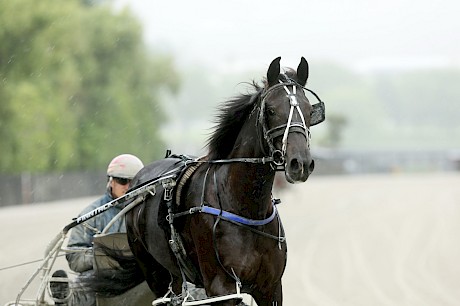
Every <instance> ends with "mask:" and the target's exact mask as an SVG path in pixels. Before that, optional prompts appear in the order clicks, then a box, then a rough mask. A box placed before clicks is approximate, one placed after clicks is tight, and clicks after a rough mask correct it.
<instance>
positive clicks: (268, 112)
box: [267, 108, 276, 116]
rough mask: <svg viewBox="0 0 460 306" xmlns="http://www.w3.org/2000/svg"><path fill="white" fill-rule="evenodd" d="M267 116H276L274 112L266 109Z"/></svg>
mask: <svg viewBox="0 0 460 306" xmlns="http://www.w3.org/2000/svg"><path fill="white" fill-rule="evenodd" d="M267 114H268V115H269V116H274V115H276V112H275V111H274V110H273V109H271V108H268V109H267Z"/></svg>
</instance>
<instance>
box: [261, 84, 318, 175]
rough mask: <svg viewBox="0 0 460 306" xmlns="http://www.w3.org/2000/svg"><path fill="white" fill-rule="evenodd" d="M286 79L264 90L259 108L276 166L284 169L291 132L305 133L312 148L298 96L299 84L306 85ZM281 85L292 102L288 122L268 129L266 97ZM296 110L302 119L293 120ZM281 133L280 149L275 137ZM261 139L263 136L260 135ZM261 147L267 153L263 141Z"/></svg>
mask: <svg viewBox="0 0 460 306" xmlns="http://www.w3.org/2000/svg"><path fill="white" fill-rule="evenodd" d="M286 79H287V81H286V82H283V81H281V80H280V81H279V84H276V85H274V86H272V87H270V88H269V89H268V90H266V91H265V92H263V93H262V94H261V96H260V98H261V103H260V109H259V118H258V123H259V124H260V125H261V126H262V131H263V136H264V139H265V141H266V143H267V144H268V148H269V150H270V152H269V155H270V156H271V157H272V158H273V163H274V165H275V166H276V170H284V164H285V156H286V147H287V140H288V136H289V133H301V134H303V135H304V136H305V138H306V140H307V147H308V148H310V140H311V133H310V129H309V128H308V127H307V125H306V124H305V118H304V116H303V114H302V111H301V109H300V106H299V102H298V101H297V96H296V91H297V87H298V86H299V87H301V88H302V89H304V87H303V86H301V85H300V84H298V83H297V82H295V81H294V80H292V79H289V78H287V77H286ZM288 86H292V92H291V91H290V90H289V88H288ZM280 87H283V88H284V90H285V91H286V94H287V96H288V98H289V104H290V110H289V117H288V119H287V123H286V124H282V125H279V126H277V127H274V128H272V129H268V127H267V123H266V120H265V99H266V98H267V96H268V95H269V94H270V93H271V92H273V91H274V90H276V89H278V88H280ZM315 96H316V95H315ZM294 111H297V113H298V114H299V117H300V119H301V121H297V122H292V117H293V114H294ZM281 135H283V139H282V147H281V150H278V149H276V148H275V145H274V140H275V138H277V137H279V136H281ZM259 139H261V138H260V137H259ZM261 148H262V150H263V151H264V154H266V152H265V149H264V148H265V146H264V145H263V144H262V143H261Z"/></svg>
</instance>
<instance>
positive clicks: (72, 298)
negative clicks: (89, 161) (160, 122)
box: [50, 154, 144, 306]
mask: <svg viewBox="0 0 460 306" xmlns="http://www.w3.org/2000/svg"><path fill="white" fill-rule="evenodd" d="M143 167H144V164H143V163H142V161H141V160H140V159H139V158H138V157H136V156H134V155H131V154H122V155H118V156H116V157H115V158H113V159H112V161H111V162H110V163H109V166H108V167H107V178H108V179H107V189H106V192H105V194H104V195H103V196H102V197H100V198H99V199H98V200H96V201H95V202H93V203H92V204H90V205H89V206H88V207H86V208H85V209H84V210H83V211H82V212H81V213H80V215H79V216H81V215H84V214H86V213H88V212H90V211H92V210H94V209H96V208H98V207H100V206H102V205H104V204H106V203H108V202H110V201H112V200H114V199H116V198H119V197H121V196H123V195H124V194H125V193H126V191H127V190H128V188H129V183H130V182H131V180H132V179H133V177H134V176H135V175H136V174H137V172H139V170H141V169H142V168H143ZM120 206H121V205H120ZM122 208H123V207H118V206H115V207H113V208H111V209H109V210H107V211H105V212H104V213H102V214H100V215H98V216H97V218H92V219H90V220H88V221H86V222H85V223H86V224H84V225H80V226H76V227H74V228H73V229H72V230H71V233H70V237H69V241H68V244H67V247H68V248H69V249H72V248H75V249H78V251H76V252H73V253H68V254H67V255H66V259H67V261H68V264H69V267H70V269H71V270H73V271H75V272H77V273H79V274H78V277H77V278H76V280H75V283H76V284H74V285H73V286H72V291H70V290H69V283H68V281H67V282H66V281H62V279H63V278H64V279H65V278H66V277H67V274H66V272H65V271H63V270H58V271H56V272H54V274H53V275H52V277H53V278H61V281H54V282H53V281H51V282H50V289H51V294H52V297H53V299H54V301H55V305H80V306H86V305H88V306H89V305H96V297H95V295H94V293H91V292H88V291H85V290H83V289H81V288H80V290H79V287H81V286H78V283H79V280H81V279H82V278H84V277H88V276H89V275H90V274H91V273H92V272H93V262H94V258H93V249H92V247H93V239H94V238H93V237H94V235H95V234H98V233H101V232H102V230H103V229H104V228H105V227H106V226H107V225H108V224H109V222H110V221H111V220H112V219H113V218H114V217H115V216H116V215H117V214H118V213H119V212H120V210H121V209H122ZM117 232H126V226H125V222H124V218H120V219H118V220H116V222H115V223H114V224H113V225H112V226H111V227H110V228H109V230H108V231H107V233H117ZM82 248H84V249H85V250H84V251H81V250H82Z"/></svg>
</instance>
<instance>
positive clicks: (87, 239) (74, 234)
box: [66, 191, 126, 273]
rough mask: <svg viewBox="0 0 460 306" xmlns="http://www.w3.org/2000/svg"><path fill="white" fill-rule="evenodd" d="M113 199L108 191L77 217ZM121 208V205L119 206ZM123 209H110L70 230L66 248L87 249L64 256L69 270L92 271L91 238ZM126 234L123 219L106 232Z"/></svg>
mask: <svg viewBox="0 0 460 306" xmlns="http://www.w3.org/2000/svg"><path fill="white" fill-rule="evenodd" d="M112 200H113V198H112V196H111V195H110V192H109V191H108V192H107V193H106V194H105V195H104V196H102V197H101V198H99V199H98V200H96V201H94V202H93V203H92V204H90V205H89V206H88V207H86V208H85V209H84V210H83V211H82V212H81V213H80V215H79V216H81V215H84V214H86V213H88V212H90V211H92V210H94V209H96V208H98V207H99V206H102V205H104V204H106V203H108V202H110V201H112ZM120 206H123V205H120ZM121 209H123V207H118V206H116V207H112V208H110V209H108V210H107V211H105V212H103V213H102V214H99V215H97V216H95V217H93V218H92V219H89V220H88V221H86V222H84V223H86V226H85V225H83V224H80V225H77V226H76V227H74V228H72V230H71V232H70V237H69V241H68V243H67V247H68V248H79V249H81V248H89V249H88V250H86V251H84V252H75V253H68V254H67V255H66V258H67V261H68V263H69V267H70V269H72V270H73V271H75V272H80V273H81V272H84V271H88V270H92V269H93V249H92V246H93V237H94V235H95V234H97V233H100V232H102V230H103V229H104V228H105V227H106V226H107V224H109V222H110V220H112V219H113V217H115V216H116V215H117V214H118V213H119V212H120V210H121ZM117 232H123V233H125V232H126V226H125V218H120V219H118V220H117V221H116V222H115V223H114V224H113V226H112V227H111V228H110V229H109V230H108V231H107V233H117Z"/></svg>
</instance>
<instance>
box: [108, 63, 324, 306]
mask: <svg viewBox="0 0 460 306" xmlns="http://www.w3.org/2000/svg"><path fill="white" fill-rule="evenodd" d="M280 59H281V58H280V57H279V58H276V59H275V60H273V62H272V63H271V64H270V66H269V69H268V71H267V76H266V79H264V80H263V86H259V85H257V84H256V83H253V84H252V88H253V92H252V93H248V94H243V95H240V96H238V97H235V98H234V99H232V100H230V101H227V102H226V103H224V104H223V106H222V107H221V109H220V112H219V114H218V116H217V125H216V127H215V131H214V132H213V134H212V135H211V136H210V138H209V140H208V152H209V153H208V154H207V155H206V156H205V157H203V158H200V159H187V158H184V157H177V156H176V157H170V158H166V159H163V160H159V161H156V162H154V163H152V164H150V165H148V166H146V167H145V168H144V169H142V170H141V171H140V172H139V174H138V175H137V176H136V177H135V178H134V180H133V182H132V189H135V188H136V186H141V185H142V184H144V183H145V182H147V181H148V180H149V179H151V178H154V177H159V176H161V175H162V174H163V173H165V172H168V171H169V173H171V172H172V170H173V169H175V168H177V167H178V165H186V166H187V167H183V169H186V170H183V171H182V175H181V179H180V180H178V181H177V182H175V184H174V185H173V186H162V188H163V190H160V192H161V193H162V194H164V196H162V197H158V196H146V197H145V199H144V200H143V202H142V203H141V204H139V205H138V206H136V207H135V208H133V209H132V210H131V211H129V212H128V213H127V214H126V226H127V232H128V233H127V234H128V240H129V243H130V247H131V249H132V251H133V254H134V256H135V258H136V263H135V264H131V262H130V261H129V260H125V262H124V263H121V266H122V267H123V268H124V270H125V271H124V272H126V271H128V270H130V269H131V270H132V273H131V274H128V273H125V276H124V278H121V277H119V278H115V279H117V280H118V284H117V286H113V287H120V288H121V287H123V288H125V289H126V288H128V287H132V286H133V285H135V284H137V283H139V282H141V281H143V280H144V279H145V280H146V281H147V283H148V285H149V286H150V288H151V290H152V291H153V292H154V293H155V295H156V296H157V297H162V296H165V294H167V293H168V290H169V289H171V290H172V291H173V292H174V293H175V294H177V295H180V294H181V292H182V293H183V292H184V288H183V285H184V284H185V280H187V281H189V282H192V283H194V284H196V285H197V286H202V287H204V288H205V290H206V293H207V296H209V297H214V296H225V295H230V294H234V293H235V290H236V287H238V288H239V289H241V292H245V293H248V294H250V295H251V296H252V297H253V298H254V299H255V301H256V303H257V305H259V306H268V305H282V299H283V297H282V285H281V277H282V275H283V272H284V269H285V265H286V259H287V253H286V252H287V248H286V241H285V236H284V231H283V227H282V224H281V219H280V217H279V214H278V212H277V210H276V206H275V205H274V204H275V201H274V199H273V198H272V187H273V182H274V177H275V171H277V170H284V171H285V177H286V180H287V181H288V182H290V183H301V182H305V181H306V180H307V178H308V177H309V175H310V174H311V173H312V171H313V169H314V161H313V159H312V156H311V153H310V126H312V125H315V124H317V123H320V122H321V121H323V120H324V104H323V103H322V102H321V101H320V100H319V98H318V97H317V96H316V95H315V94H314V93H313V94H314V95H315V97H316V98H317V99H318V100H319V103H316V104H314V105H312V104H310V102H309V100H308V99H307V97H306V95H305V90H306V91H310V90H308V89H306V88H305V84H306V82H307V78H308V74H309V68H308V63H307V61H306V60H305V59H304V58H303V57H302V59H301V61H300V64H299V66H298V68H297V70H293V69H289V68H288V69H285V70H284V71H283V72H281V71H280V70H281V69H280ZM310 92H311V91H310ZM171 191H172V193H171ZM157 193H158V190H157ZM163 199H166V200H167V201H168V200H169V205H165V204H164V203H160V202H163ZM141 272H142V273H141ZM127 275H129V276H127ZM112 277H115V276H112ZM112 282H114V281H113V280H112ZM120 288H118V289H116V288H106V290H109V291H110V290H111V289H112V290H118V292H117V293H120V292H121V291H122V290H124V289H123V288H121V289H120ZM237 303H238V301H237V300H235V299H230V300H224V301H219V302H215V303H213V305H236V304H237ZM170 305H180V302H179V303H177V304H174V303H171V304H170Z"/></svg>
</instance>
